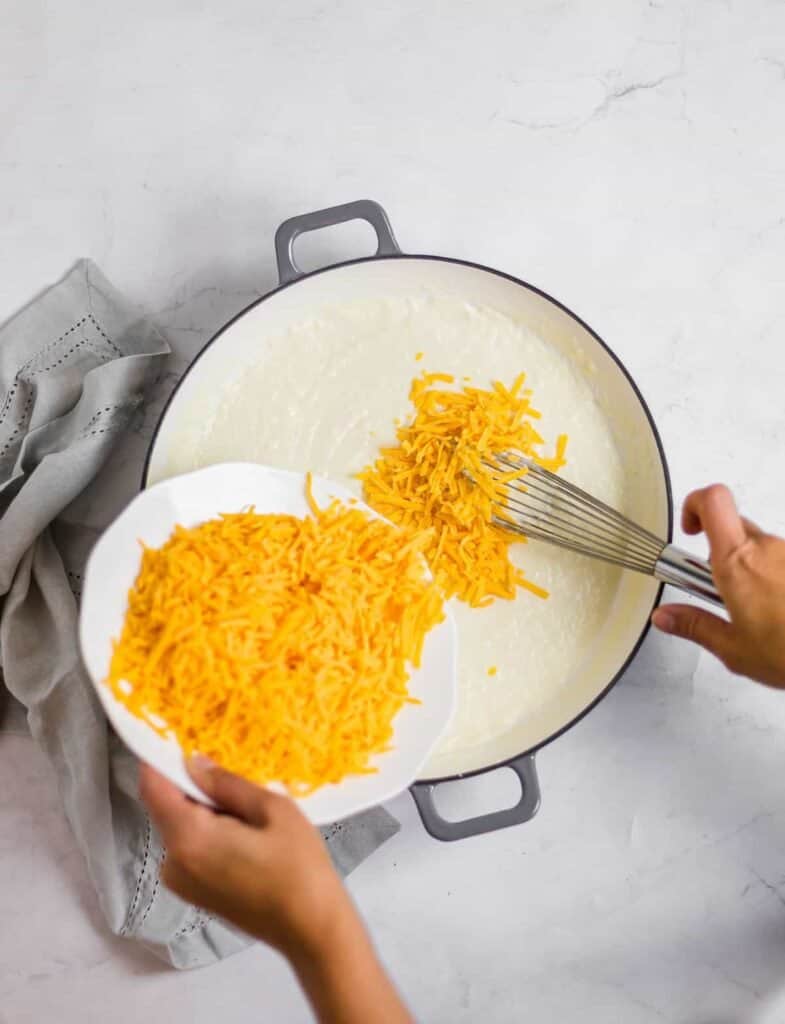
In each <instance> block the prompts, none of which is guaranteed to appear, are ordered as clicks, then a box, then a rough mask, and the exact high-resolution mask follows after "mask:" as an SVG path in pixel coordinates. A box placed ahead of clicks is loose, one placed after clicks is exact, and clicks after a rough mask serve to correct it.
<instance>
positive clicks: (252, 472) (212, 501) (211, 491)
mask: <svg viewBox="0 0 785 1024" xmlns="http://www.w3.org/2000/svg"><path fill="white" fill-rule="evenodd" d="M313 494H314V497H315V499H316V501H317V502H318V504H319V505H321V506H324V505H326V504H327V503H328V502H329V501H330V500H331V499H333V498H338V499H341V500H344V501H348V500H349V499H350V498H352V499H353V498H354V495H352V494H351V493H350V492H349V491H347V490H346V489H345V488H343V487H340V486H339V485H338V484H334V483H332V482H331V481H329V480H325V479H322V478H320V477H314V479H313ZM249 505H254V506H255V507H256V511H257V512H260V513H269V512H275V513H287V514H290V515H295V516H298V517H300V518H303V517H305V516H306V515H307V514H308V505H307V503H306V499H305V481H304V477H303V475H302V474H301V473H289V472H285V471H283V470H278V469H270V468H267V467H265V466H259V465H256V464H251V463H226V464H223V465H218V466H210V467H208V468H207V469H201V470H198V471H197V472H195V473H188V474H186V475H185V476H179V477H174V478H172V479H170V480H165V481H163V482H162V483H159V484H156V485H155V486H153V487H150V488H149V489H148V490H146V491H143V492H142V493H141V494H139V495H138V496H137V497H136V498H135V499H134V500H133V501H132V502H131V503H130V505H129V506H128V507H127V508H126V509H125V510H124V511H123V512H122V514H121V515H120V516H119V517H118V518H117V519H116V520H115V521H114V523H112V525H111V526H110V527H109V529H108V530H107V531H106V532H105V533H104V534H103V536H102V537H101V539H100V540H99V541H98V543H97V544H96V545H95V547H94V548H93V551H92V554H91V555H90V558H89V560H88V563H87V569H86V571H85V577H84V581H83V587H82V605H81V615H80V621H79V640H80V644H81V648H82V657H83V659H84V663H85V666H86V668H87V671H88V673H89V675H90V678H91V679H92V681H93V684H94V686H95V688H96V692H97V693H98V697H99V699H100V701H101V703H102V705H103V707H104V710H105V711H106V714H107V716H108V718H109V721H110V722H111V723H112V725H113V727H114V729H115V731H116V732H117V734H118V735H119V736H120V738H121V739H122V740H123V741H124V742H125V743H126V745H127V746H128V747H130V749H131V750H132V751H133V752H134V753H135V754H136V755H137V756H138V757H139V758H140V759H141V760H143V761H147V762H148V763H149V764H151V765H153V766H154V767H155V768H157V769H158V771H160V772H161V773H162V774H163V775H165V776H166V777H167V778H169V779H171V780H172V782H174V783H176V784H177V785H178V786H180V788H181V789H183V790H185V792H186V793H188V794H189V795H190V796H193V797H195V798H196V799H198V800H202V801H205V799H206V798H205V796H204V794H203V793H201V791H200V790H198V789H197V788H196V786H195V785H194V784H193V782H191V780H190V778H189V777H188V775H187V773H186V771H185V768H184V765H183V754H182V750H181V749H180V746H179V744H178V743H177V741H176V740H175V739H163V738H162V737H160V736H158V735H157V733H155V732H154V730H153V729H151V728H150V726H148V725H146V724H145V723H144V722H143V721H141V720H140V719H138V718H136V717H134V716H133V715H132V714H131V713H130V712H129V711H128V710H127V709H126V708H125V707H124V706H123V705H122V704H121V703H120V702H119V701H118V700H117V699H116V698H115V697H114V696H113V694H112V692H111V690H110V689H109V687H108V686H106V684H105V683H104V680H105V679H106V677H107V675H108V672H109V663H110V660H111V652H112V639H113V638H116V637H119V635H120V632H121V630H122V626H123V621H124V619H125V613H126V608H127V600H128V592H129V590H130V589H131V587H132V586H133V583H134V581H135V579H136V576H137V574H138V572H139V566H140V562H141V548H140V544H139V542H140V541H144V543H145V544H146V545H148V546H149V547H160V545H162V544H163V543H164V541H166V540H167V538H168V537H169V535H170V534H171V532H172V530H173V528H174V526H175V525H176V524H177V523H180V524H181V525H183V526H186V527H188V526H195V525H196V524H198V523H200V522H204V521H205V520H206V519H211V518H213V517H215V516H217V515H219V514H220V513H221V512H239V511H241V510H242V509H243V508H246V507H247V506H249ZM356 507H357V508H361V509H364V510H366V511H367V512H369V513H370V514H371V515H375V513H373V512H372V511H371V509H369V508H368V507H367V506H366V505H363V504H362V503H361V502H357V503H356ZM376 518H379V517H378V516H376ZM456 663H457V637H456V630H455V626H454V623H453V621H452V617H451V616H450V614H449V611H448V613H447V618H446V619H445V621H444V622H442V623H440V624H439V625H438V626H436V627H435V628H434V629H433V630H431V632H430V633H429V634H428V636H427V638H426V641H425V645H424V649H423V657H422V665H421V667H420V668H419V669H417V670H416V671H413V672H412V674H411V679H410V682H409V692H410V693H411V695H412V696H413V697H417V698H419V699H420V700H421V701H422V704H419V705H416V704H405V705H404V706H403V708H402V709H401V711H400V712H399V713H398V715H396V717H395V721H394V723H393V729H394V735H393V749H392V750H390V751H388V752H387V753H385V754H380V755H377V756H375V757H374V758H373V759H372V763H373V764H374V766H376V767H377V768H378V771H377V773H376V774H374V775H361V776H348V777H347V778H345V779H344V780H343V781H342V782H339V783H337V784H335V785H325V786H322V787H321V788H320V789H318V790H316V792H315V793H312V794H311V795H310V796H308V797H304V798H303V799H301V800H299V801H298V803H299V804H300V806H301V807H302V809H303V811H304V812H305V814H307V816H308V817H309V818H310V820H311V821H312V822H313V823H314V824H315V825H326V824H328V823H330V822H332V821H336V820H338V819H340V818H345V817H348V816H349V815H351V814H356V813H358V812H359V811H362V810H365V809H366V808H368V807H372V806H374V805H375V804H378V803H381V802H382V801H384V800H388V799H390V798H391V797H393V796H395V795H396V794H397V793H400V792H401V791H402V790H404V789H406V788H407V786H409V785H411V783H412V782H413V781H414V780H415V778H416V777H417V774H418V772H419V771H420V769H421V768H422V766H423V765H424V764H425V762H426V760H427V759H428V756H429V755H430V753H431V751H432V750H433V748H434V747H435V745H436V743H437V742H438V740H439V738H440V737H441V735H442V733H443V732H444V731H445V730H446V728H447V726H448V725H449V722H450V719H451V717H452V714H453V710H454V707H455V700H456V668H457V664H456Z"/></svg>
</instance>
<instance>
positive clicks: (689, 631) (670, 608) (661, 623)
mask: <svg viewBox="0 0 785 1024" xmlns="http://www.w3.org/2000/svg"><path fill="white" fill-rule="evenodd" d="M651 620H652V622H653V623H654V625H655V626H656V627H657V629H659V630H661V631H662V632H663V633H670V634H671V635H672V636H680V637H683V638H684V639H685V640H691V641H692V642H693V643H696V644H699V645H700V646H701V647H705V649H706V650H707V651H710V652H711V653H712V654H714V655H716V656H717V657H718V658H719V659H720V661H722V662H724V663H725V664H726V665H729V662H732V661H733V660H734V650H735V649H734V643H733V636H734V633H733V627H732V626H731V624H730V623H729V622H726V621H725V619H721V618H720V617H719V616H718V615H713V614H712V613H711V612H707V611H705V610H704V609H703V608H697V607H695V606H694V605H691V604H666V605H663V606H662V607H661V608H657V610H656V611H655V612H654V614H653V615H652V617H651ZM729 667H730V666H729Z"/></svg>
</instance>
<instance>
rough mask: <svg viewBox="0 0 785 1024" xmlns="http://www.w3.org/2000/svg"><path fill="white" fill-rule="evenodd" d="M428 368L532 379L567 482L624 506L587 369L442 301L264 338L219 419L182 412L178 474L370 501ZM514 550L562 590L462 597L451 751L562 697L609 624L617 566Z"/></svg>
mask: <svg viewBox="0 0 785 1024" xmlns="http://www.w3.org/2000/svg"><path fill="white" fill-rule="evenodd" d="M418 352H423V353H424V358H423V359H422V360H421V361H419V362H418V361H415V355H416V354H417V353H418ZM424 369H427V370H432V371H439V372H446V373H452V374H454V375H455V377H456V380H457V381H459V382H460V381H461V379H462V377H463V376H465V375H468V376H470V377H471V380H472V383H475V384H477V385H478V386H481V387H487V386H489V384H490V381H491V380H492V379H494V378H498V379H500V380H502V381H504V382H506V383H511V382H512V380H513V379H514V378H515V376H516V375H517V374H518V373H520V372H521V371H524V372H525V373H526V375H527V386H528V387H530V388H531V389H532V390H533V392H534V396H533V403H534V405H535V406H536V407H537V408H539V409H540V411H541V412H542V420H541V421H540V424H539V426H538V429H539V430H540V433H541V434H542V436H543V437H544V438H545V439H546V447H548V448H550V447H551V446H552V445H553V443H554V441H555V439H556V436H557V434H559V433H562V432H566V433H567V434H569V439H570V440H569V444H568V446H567V459H568V464H567V467H566V469H565V470H564V471H563V474H564V476H565V477H567V478H568V479H570V480H573V481H574V482H575V483H577V484H578V485H580V486H582V487H584V488H586V489H588V490H590V491H592V492H593V493H594V494H596V495H597V496H598V497H599V498H602V499H603V500H605V501H607V502H609V503H610V504H612V505H616V506H617V507H619V506H622V505H623V504H624V494H623V475H622V469H621V463H620V459H619V456H618V453H617V451H616V448H615V445H614V442H613V438H612V434H611V430H610V427H609V425H608V424H607V422H606V420H605V417H604V416H603V414H602V412H601V410H600V408H599V406H598V405H597V404H596V402H595V400H594V398H593V395H592V391H591V387H590V385H589V383H588V380H587V378H586V377H585V376H584V375H583V370H582V369H581V368H580V367H577V366H573V365H572V364H571V363H570V362H569V361H568V360H566V359H565V357H564V356H562V355H561V353H559V352H557V351H556V350H555V349H554V348H552V347H551V346H550V345H548V344H547V343H545V342H544V341H542V340H541V339H540V338H539V337H537V336H536V335H534V334H533V333H532V332H531V331H530V330H529V329H527V328H526V327H525V326H523V325H522V324H519V323H516V322H515V321H514V320H512V319H510V318H509V317H507V316H504V315H502V314H500V313H497V312H495V311H494V310H492V309H483V308H477V307H475V306H471V305H468V304H466V303H463V302H461V301H459V300H458V299H455V298H452V297H446V296H443V297H440V296H438V295H431V296H426V297H418V298H413V299H408V300H407V299H391V300H385V301H374V302H361V303H360V302H358V303H356V304H352V305H344V306H340V307H336V308H332V309H325V310H324V312H323V313H322V314H321V315H319V316H318V317H314V318H312V319H310V320H307V321H303V322H301V323H299V324H297V325H296V326H294V327H292V328H291V329H290V330H288V331H287V332H286V333H285V334H282V335H280V336H278V337H277V338H275V339H269V340H268V341H267V342H266V343H265V344H264V346H262V348H261V351H260V360H259V363H258V365H257V366H256V367H255V368H252V369H251V370H250V371H248V372H246V373H244V374H243V376H242V377H241V379H239V380H238V381H236V382H235V384H234V385H233V386H232V387H231V388H229V389H228V390H227V391H226V393H225V395H224V397H223V399H222V402H221V404H220V407H219V409H218V412H217V414H216V415H215V416H214V418H213V419H212V421H211V422H209V423H205V422H204V419H203V418H202V419H201V421H200V419H199V414H198V410H191V411H190V413H189V414H188V415H187V416H186V417H185V420H184V421H183V425H182V427H181V431H180V436H178V437H177V438H176V439H175V440H174V442H173V444H172V446H171V450H172V451H173V452H174V453H175V454H174V455H173V457H172V459H171V462H170V465H169V467H168V468H169V473H170V474H172V473H181V472H187V471H189V470H192V469H195V468H198V467H200V466H205V465H209V464H211V463H215V462H224V461H238V460H240V461H245V460H247V461H255V462H261V463H266V464H268V465H272V466H277V467H281V468H287V469H295V470H302V471H305V470H312V471H313V472H315V473H318V474H321V475H323V476H327V477H330V478H332V479H334V480H336V481H338V482H340V483H343V484H346V485H347V486H349V487H353V488H354V490H355V491H356V492H357V494H358V495H360V493H361V489H360V486H359V484H358V483H357V481H356V480H353V478H352V475H353V474H354V473H356V472H357V471H358V470H360V469H362V467H363V466H364V465H366V464H367V463H368V462H371V461H372V460H373V459H374V457H375V455H376V452H377V449H378V447H379V446H380V445H381V444H386V443H390V442H393V441H394V424H393V421H394V420H395V418H396V417H397V418H401V419H402V418H404V417H406V416H407V414H408V412H409V403H408V392H409V386H410V383H411V380H412V378H413V377H414V376H416V375H418V374H419V373H420V372H422V370H424ZM513 551H514V558H515V560H516V561H517V562H518V563H519V564H520V565H521V566H522V568H523V569H524V571H525V572H526V574H527V576H529V577H530V578H531V579H533V580H534V581H536V582H537V583H539V584H541V585H542V586H544V587H546V588H547V589H548V590H549V591H550V594H551V596H550V598H549V599H548V600H546V601H543V600H540V599H538V598H536V597H534V596H533V595H531V594H529V593H527V592H525V591H521V592H520V593H519V595H518V598H517V599H516V600H515V601H513V602H509V601H496V602H495V603H494V604H493V606H492V607H490V608H488V609H471V608H468V607H466V606H465V605H463V604H460V603H458V602H456V603H455V604H456V607H455V613H456V619H457V622H458V627H459V643H460V679H459V683H460V686H459V692H460V698H459V708H458V712H457V714H456V717H455V720H454V722H453V726H452V728H451V730H450V733H449V734H448V735H447V736H446V737H445V739H444V740H443V741H442V744H441V746H440V752H447V751H454V750H456V749H462V750H463V749H467V748H470V747H472V746H474V745H475V744H477V743H480V742H483V741H485V740H488V739H491V738H493V737H494V736H497V735H499V734H501V733H503V732H506V731H507V730H508V729H509V728H510V727H511V726H513V725H514V723H515V722H517V721H519V720H520V719H522V718H523V717H524V716H526V715H527V714H529V713H531V712H532V711H533V710H534V709H536V708H537V707H539V706H540V705H541V704H542V703H543V702H544V701H545V699H546V698H548V697H552V696H553V693H554V689H556V688H558V687H560V686H562V685H563V684H564V682H565V680H566V679H567V677H568V675H569V674H570V671H571V670H572V669H573V668H574V667H575V666H576V665H577V664H578V663H579V662H580V661H581V659H582V657H583V655H584V653H585V651H586V649H587V647H588V645H589V644H590V643H591V641H592V639H593V638H594V636H595V635H596V633H597V631H598V629H599V627H600V626H601V625H602V623H603V622H604V620H605V619H606V617H607V613H608V610H609V608H610V604H611V602H612V600H613V596H614V592H615V589H616V585H617V582H618V578H619V571H618V570H616V569H614V568H612V567H609V566H604V565H602V564H600V563H598V562H593V561H590V560H588V559H584V558H580V557H578V556H575V555H572V554H571V553H569V552H564V551H560V550H558V549H556V548H553V547H549V546H545V545H542V544H538V543H536V542H529V543H528V544H525V545H524V544H521V545H516V547H515V548H514V549H513ZM491 666H496V668H497V673H496V675H494V676H493V677H489V676H488V668H489V667H491ZM491 698H492V699H491Z"/></svg>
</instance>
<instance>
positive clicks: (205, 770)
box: [186, 754, 273, 825]
mask: <svg viewBox="0 0 785 1024" xmlns="http://www.w3.org/2000/svg"><path fill="white" fill-rule="evenodd" d="M186 768H187V769H188V774H189V775H190V776H191V778H192V779H193V780H194V782H195V783H196V785H197V786H198V787H199V789H201V790H202V792H203V793H204V794H205V796H209V797H210V799H211V800H212V801H214V803H215V804H217V806H218V809H219V810H222V811H227V812H228V813H229V814H233V815H234V816H235V817H237V818H241V819H242V820H243V821H247V822H248V823H249V824H251V825H265V824H267V821H268V818H269V813H268V802H269V800H270V799H272V798H273V794H272V793H270V792H269V791H268V790H266V789H263V788H262V787H261V786H257V785H255V784H254V783H253V782H249V781H248V780H247V779H243V778H241V777H240V776H239V775H233V774H232V773H231V772H227V771H226V770H225V769H224V768H221V767H220V765H217V764H216V763H215V762H214V761H211V760H210V758H209V757H205V756H204V755H203V754H192V755H191V756H190V757H189V758H188V762H187V764H186Z"/></svg>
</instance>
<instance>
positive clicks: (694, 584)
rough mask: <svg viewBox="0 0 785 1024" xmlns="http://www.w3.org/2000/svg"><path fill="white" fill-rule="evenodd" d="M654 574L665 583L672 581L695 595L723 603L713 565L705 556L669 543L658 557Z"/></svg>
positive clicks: (704, 599)
mask: <svg viewBox="0 0 785 1024" xmlns="http://www.w3.org/2000/svg"><path fill="white" fill-rule="evenodd" d="M654 575H655V577H656V578H657V579H658V580H662V582H663V583H670V585H671V586H672V587H678V588H679V590H684V591H686V592H687V593H688V594H692V596H693V597H699V598H701V599H702V600H703V601H710V602H712V604H719V605H721V604H722V603H723V602H722V598H721V597H720V592H719V591H718V590H717V588H716V587H715V585H714V579H713V577H712V575H711V566H710V565H709V563H708V562H707V561H705V560H704V559H703V558H698V557H696V556H695V555H691V554H690V553H689V551H683V550H682V549H681V548H677V547H676V546H675V545H673V544H667V545H666V546H665V547H664V548H663V549H662V554H661V555H660V557H659V558H658V559H657V564H656V565H655V567H654Z"/></svg>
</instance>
